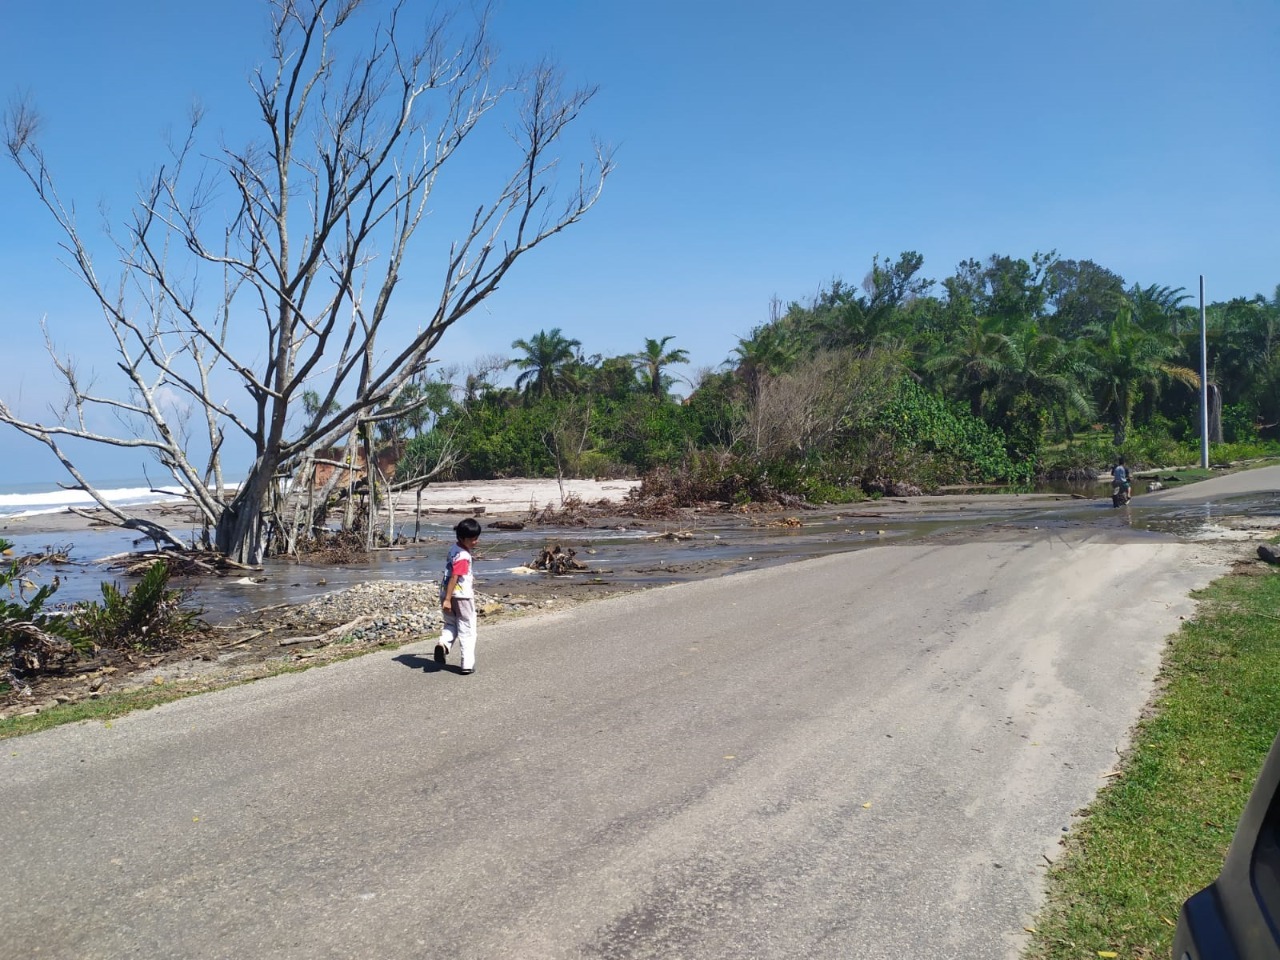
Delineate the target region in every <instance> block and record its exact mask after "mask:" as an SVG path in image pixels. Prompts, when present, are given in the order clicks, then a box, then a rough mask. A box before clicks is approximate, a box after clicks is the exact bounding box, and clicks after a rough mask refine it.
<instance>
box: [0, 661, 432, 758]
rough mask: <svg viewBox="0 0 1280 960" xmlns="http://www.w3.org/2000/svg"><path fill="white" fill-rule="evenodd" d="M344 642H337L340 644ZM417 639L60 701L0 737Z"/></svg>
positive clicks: (12, 723)
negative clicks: (229, 674) (223, 675)
mask: <svg viewBox="0 0 1280 960" xmlns="http://www.w3.org/2000/svg"><path fill="white" fill-rule="evenodd" d="M341 642H342V641H338V643H341ZM415 642H417V641H414V640H405V641H402V642H400V643H379V644H378V645H377V646H376V647H367V646H361V647H359V648H353V649H351V650H349V651H334V652H331V653H328V655H326V656H325V657H323V658H319V659H315V660H311V659H308V660H298V661H279V660H268V661H264V662H263V663H261V664H259V665H258V669H256V670H255V671H254V672H253V673H251V674H248V675H242V676H238V677H234V678H228V679H217V678H215V679H212V680H207V679H201V678H179V679H176V680H166V681H164V682H163V683H156V684H150V685H147V686H142V687H134V688H131V689H129V690H119V691H113V692H111V693H107V694H104V695H103V696H101V697H97V698H94V699H90V700H79V701H77V702H75V703H64V704H59V705H58V706H56V707H50V708H49V709H48V710H42V711H40V712H39V713H36V714H30V715H21V716H14V717H9V718H8V719H7V720H0V740H8V739H11V738H13V737H21V736H25V735H26V734H29V733H38V732H39V731H41V730H49V729H51V728H53V727H60V726H62V725H63V724H67V723H79V722H81V721H83V720H96V721H107V720H114V719H116V718H118V717H123V716H124V715H125V714H128V713H133V712H134V711H135V710H150V709H151V708H152V707H158V706H160V705H161V704H164V703H172V702H173V701H175V700H184V699H186V698H187V697H194V696H197V695H198V694H202V693H213V692H215V691H217V690H225V689H227V688H229V687H240V686H244V685H245V684H246V683H253V682H254V681H257V680H265V679H267V678H268V677H276V676H280V675H281V674H285V673H301V672H302V671H304V670H313V669H316V668H318V667H326V666H328V665H329V664H332V663H340V662H341V661H343V660H352V659H354V658H356V657H362V656H366V655H368V654H370V653H377V652H379V651H386V650H389V649H395V648H397V647H400V646H406V645H408V644H410V643H415Z"/></svg>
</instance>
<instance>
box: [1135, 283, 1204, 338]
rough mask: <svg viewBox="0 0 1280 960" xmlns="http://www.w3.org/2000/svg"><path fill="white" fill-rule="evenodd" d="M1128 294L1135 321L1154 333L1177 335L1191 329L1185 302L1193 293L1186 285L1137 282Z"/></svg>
mask: <svg viewBox="0 0 1280 960" xmlns="http://www.w3.org/2000/svg"><path fill="white" fill-rule="evenodd" d="M1127 296H1128V298H1129V303H1130V304H1131V306H1132V308H1133V318H1134V321H1135V322H1136V323H1137V324H1138V326H1140V327H1142V329H1144V330H1149V331H1151V332H1152V333H1163V332H1165V331H1168V332H1169V333H1172V334H1173V335H1174V336H1175V337H1176V336H1179V335H1180V334H1183V333H1186V332H1187V331H1188V330H1189V329H1190V327H1188V326H1186V324H1185V320H1186V318H1187V311H1186V309H1185V308H1184V307H1183V303H1184V301H1186V300H1190V299H1191V295H1190V294H1188V293H1187V291H1186V288H1185V287H1160V286H1156V285H1155V284H1154V283H1153V284H1151V285H1150V286H1148V287H1140V286H1138V285H1137V284H1136V283H1135V284H1134V285H1133V287H1131V288H1130V290H1129V292H1128V294H1127Z"/></svg>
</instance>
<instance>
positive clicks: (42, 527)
mask: <svg viewBox="0 0 1280 960" xmlns="http://www.w3.org/2000/svg"><path fill="white" fill-rule="evenodd" d="M639 485H640V481H639V480H565V481H564V495H565V497H577V498H578V499H580V500H581V501H582V502H584V503H595V502H597V501H601V500H605V501H609V502H613V503H619V502H621V501H622V500H624V499H625V498H626V496H627V494H628V493H629V492H630V491H631V490H632V489H633V488H635V487H638V486H639ZM560 498H561V487H560V483H559V482H558V481H556V480H555V479H554V478H550V479H512V480H458V481H450V482H447V483H433V484H430V485H428V486H427V487H426V489H425V490H424V491H423V494H422V515H423V516H426V515H428V514H443V515H445V516H448V515H451V514H456V515H459V516H476V515H483V516H485V517H486V518H488V517H495V518H504V517H510V516H512V515H519V516H524V515H526V514H527V513H529V512H530V510H531V509H532V508H533V507H536V508H538V509H541V508H542V507H544V506H546V505H547V504H548V503H555V504H558V503H560ZM395 503H396V510H395V512H396V515H397V517H412V516H413V514H414V511H415V508H416V504H417V494H416V493H414V492H413V491H401V492H399V493H397V494H396V501H395ZM90 512H91V513H93V514H95V515H97V516H101V517H103V519H94V518H89V517H84V516H81V515H80V514H77V513H72V512H71V511H70V510H61V511H58V512H56V513H33V514H28V515H26V516H0V535H5V536H31V535H39V534H58V535H65V534H76V533H83V532H87V531H90V530H109V529H112V528H116V529H120V528H119V525H118V524H115V523H112V522H110V521H108V520H107V519H105V517H106V512H105V511H104V510H102V509H101V508H100V507H99V508H94V509H93V510H92V511H90ZM126 512H128V513H130V514H132V515H133V516H137V517H140V518H144V519H147V520H151V521H153V522H155V523H158V524H160V525H161V526H164V527H167V528H169V529H171V530H172V531H173V532H175V533H177V532H181V531H186V530H190V529H194V528H197V527H198V526H199V517H198V515H197V513H196V511H195V510H194V508H193V507H192V506H191V505H190V504H187V503H175V502H172V501H157V502H155V503H149V504H144V505H141V506H135V507H134V508H132V509H126ZM384 516H385V514H384Z"/></svg>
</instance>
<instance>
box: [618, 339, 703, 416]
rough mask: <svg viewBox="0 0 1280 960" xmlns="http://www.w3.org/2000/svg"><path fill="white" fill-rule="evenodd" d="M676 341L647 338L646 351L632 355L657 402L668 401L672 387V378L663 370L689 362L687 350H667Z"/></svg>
mask: <svg viewBox="0 0 1280 960" xmlns="http://www.w3.org/2000/svg"><path fill="white" fill-rule="evenodd" d="M674 339H675V337H674V336H671V337H663V338H662V339H661V340H654V339H653V338H652V337H645V338H644V349H643V350H642V351H640V352H639V353H633V354H632V355H631V362H632V363H633V364H635V368H636V371H637V372H638V373H639V374H640V378H641V380H642V381H643V383H644V387H645V389H646V390H648V391H649V392H650V393H651V394H653V398H654V399H655V400H665V399H667V387H669V386H670V385H671V378H670V377H668V376H664V375H663V373H662V368H663V367H666V366H669V365H671V364H673V363H688V362H689V352H688V351H687V350H667V349H666V347H667V343H668V342H669V341H671V340H674ZM664 351H665V352H664Z"/></svg>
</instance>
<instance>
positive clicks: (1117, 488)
mask: <svg viewBox="0 0 1280 960" xmlns="http://www.w3.org/2000/svg"><path fill="white" fill-rule="evenodd" d="M1132 496H1133V491H1132V490H1131V489H1130V484H1129V483H1128V482H1127V481H1126V482H1124V483H1113V484H1111V506H1113V507H1123V506H1124V505H1125V504H1126V503H1128V502H1129V500H1130V498H1131V497H1132Z"/></svg>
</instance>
